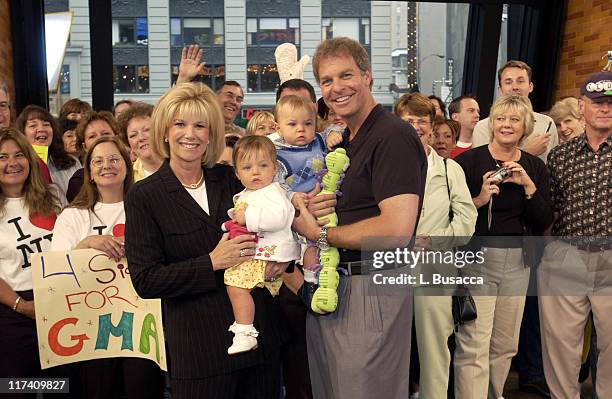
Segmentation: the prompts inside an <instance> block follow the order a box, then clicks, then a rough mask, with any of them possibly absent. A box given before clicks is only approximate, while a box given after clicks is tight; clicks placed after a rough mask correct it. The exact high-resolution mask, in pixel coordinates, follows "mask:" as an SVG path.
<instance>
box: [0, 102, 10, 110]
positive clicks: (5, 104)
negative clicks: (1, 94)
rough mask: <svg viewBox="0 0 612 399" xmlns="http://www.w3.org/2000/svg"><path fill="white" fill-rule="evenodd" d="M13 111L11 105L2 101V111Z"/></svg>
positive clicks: (0, 107) (0, 106)
mask: <svg viewBox="0 0 612 399" xmlns="http://www.w3.org/2000/svg"><path fill="white" fill-rule="evenodd" d="M9 109H11V104H9V103H8V102H6V101H0V111H5V112H6V111H8V110H9Z"/></svg>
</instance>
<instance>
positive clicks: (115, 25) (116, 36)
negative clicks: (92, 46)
mask: <svg viewBox="0 0 612 399" xmlns="http://www.w3.org/2000/svg"><path fill="white" fill-rule="evenodd" d="M115 44H119V21H117V20H116V19H113V46H114V45H115Z"/></svg>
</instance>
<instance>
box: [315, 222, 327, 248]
mask: <svg viewBox="0 0 612 399" xmlns="http://www.w3.org/2000/svg"><path fill="white" fill-rule="evenodd" d="M317 247H319V249H321V250H323V251H325V250H327V249H329V242H327V227H325V226H323V227H321V230H319V239H318V240H317Z"/></svg>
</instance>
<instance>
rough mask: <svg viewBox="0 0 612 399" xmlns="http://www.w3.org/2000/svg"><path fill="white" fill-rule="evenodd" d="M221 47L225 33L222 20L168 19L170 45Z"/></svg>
mask: <svg viewBox="0 0 612 399" xmlns="http://www.w3.org/2000/svg"><path fill="white" fill-rule="evenodd" d="M193 43H197V44H199V45H200V46H210V45H214V46H222V45H223V44H224V43H225V32H224V26H223V19H222V18H214V19H213V18H170V44H171V45H172V46H180V47H182V46H185V45H189V44H193Z"/></svg>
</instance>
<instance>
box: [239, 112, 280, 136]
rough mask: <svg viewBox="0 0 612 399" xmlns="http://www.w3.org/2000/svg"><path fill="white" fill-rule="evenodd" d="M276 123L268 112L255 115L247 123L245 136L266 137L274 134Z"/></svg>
mask: <svg viewBox="0 0 612 399" xmlns="http://www.w3.org/2000/svg"><path fill="white" fill-rule="evenodd" d="M276 128H277V126H276V121H275V120H274V114H272V113H271V112H268V111H260V112H258V113H256V114H255V115H254V116H253V117H252V118H251V119H250V120H249V123H247V127H246V135H247V136H267V135H269V134H272V133H275V132H276Z"/></svg>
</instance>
